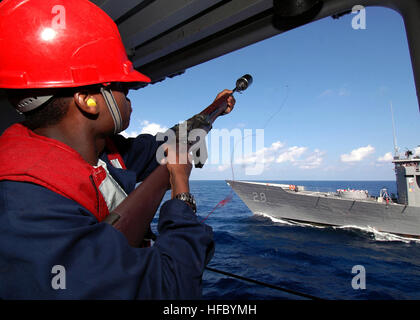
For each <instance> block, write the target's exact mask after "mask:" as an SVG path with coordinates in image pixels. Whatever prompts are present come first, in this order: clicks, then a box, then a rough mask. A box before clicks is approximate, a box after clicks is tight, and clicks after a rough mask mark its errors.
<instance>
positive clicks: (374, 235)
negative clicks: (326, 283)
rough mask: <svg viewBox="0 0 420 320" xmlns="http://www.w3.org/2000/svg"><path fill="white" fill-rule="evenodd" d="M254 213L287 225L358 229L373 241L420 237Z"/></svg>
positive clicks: (414, 239)
mask: <svg viewBox="0 0 420 320" xmlns="http://www.w3.org/2000/svg"><path fill="white" fill-rule="evenodd" d="M255 214H256V215H260V216H263V217H265V218H269V219H270V220H271V221H272V222H274V223H279V224H283V225H288V226H298V227H311V228H318V229H326V228H332V229H334V230H351V231H358V232H360V233H362V234H364V235H367V236H368V237H369V238H370V239H373V240H375V241H400V242H404V243H410V242H420V239H417V238H409V237H403V236H399V235H396V234H392V233H388V232H382V231H378V230H376V229H375V228H373V227H370V226H367V227H360V226H355V225H345V226H326V225H325V226H322V225H316V224H312V223H305V222H300V221H294V220H286V219H279V218H274V217H272V216H270V215H268V214H266V213H264V212H255Z"/></svg>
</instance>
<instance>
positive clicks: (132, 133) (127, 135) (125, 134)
mask: <svg viewBox="0 0 420 320" xmlns="http://www.w3.org/2000/svg"><path fill="white" fill-rule="evenodd" d="M120 134H121V135H122V136H123V137H125V138H135V137H137V136H138V135H139V134H140V132H139V131H130V132H127V131H126V130H124V131H123V132H121V133H120Z"/></svg>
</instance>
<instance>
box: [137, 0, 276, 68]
mask: <svg viewBox="0 0 420 320" xmlns="http://www.w3.org/2000/svg"><path fill="white" fill-rule="evenodd" d="M272 6H273V1H272V0H232V1H230V2H227V3H226V4H224V5H223V6H220V7H218V8H216V9H215V10H213V11H211V12H209V13H207V14H206V15H204V16H201V17H199V18H198V19H196V20H193V21H191V22H190V23H188V24H186V25H183V26H182V27H180V28H179V29H176V30H174V31H172V32H170V33H168V34H166V35H164V36H162V37H160V38H158V39H156V40H155V41H152V42H150V43H147V44H146V45H144V46H140V47H139V48H138V49H136V51H135V55H134V57H133V58H132V60H133V63H134V65H135V66H141V65H145V64H146V63H148V62H150V61H153V60H156V59H159V58H160V57H162V56H165V55H167V54H169V53H171V52H174V51H176V50H178V49H181V48H183V47H185V46H188V45H190V44H192V43H194V42H196V41H198V40H201V39H203V38H206V37H208V36H210V35H212V34H214V33H216V32H219V31H221V30H224V29H226V28H228V27H230V26H232V25H234V24H236V23H238V22H241V21H243V20H245V19H247V18H249V17H252V16H254V15H256V14H258V13H261V12H263V11H266V10H268V9H270V8H271V7H272Z"/></svg>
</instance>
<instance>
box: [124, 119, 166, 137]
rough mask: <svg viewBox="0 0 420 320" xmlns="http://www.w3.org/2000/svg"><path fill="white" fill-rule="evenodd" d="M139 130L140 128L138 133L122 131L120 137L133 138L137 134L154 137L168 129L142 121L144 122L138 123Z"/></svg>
mask: <svg viewBox="0 0 420 320" xmlns="http://www.w3.org/2000/svg"><path fill="white" fill-rule="evenodd" d="M140 128H141V129H140V131H138V130H133V131H127V130H124V131H123V132H121V135H122V136H124V137H126V138H135V137H137V136H138V135H139V134H144V133H148V134H151V135H155V134H156V133H158V132H165V131H166V130H168V128H166V127H165V126H161V125H160V124H158V123H154V122H150V121H147V120H144V121H142V122H140Z"/></svg>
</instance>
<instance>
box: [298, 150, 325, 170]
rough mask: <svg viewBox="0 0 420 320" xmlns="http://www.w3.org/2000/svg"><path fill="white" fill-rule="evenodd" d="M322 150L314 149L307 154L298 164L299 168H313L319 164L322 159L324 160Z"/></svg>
mask: <svg viewBox="0 0 420 320" xmlns="http://www.w3.org/2000/svg"><path fill="white" fill-rule="evenodd" d="M324 155H325V152H324V151H320V150H318V149H315V150H314V152H313V153H312V154H311V155H309V156H308V157H307V158H306V159H305V160H303V161H302V162H301V163H300V164H299V168H301V169H315V168H318V167H320V166H321V164H322V161H323V160H324Z"/></svg>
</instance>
